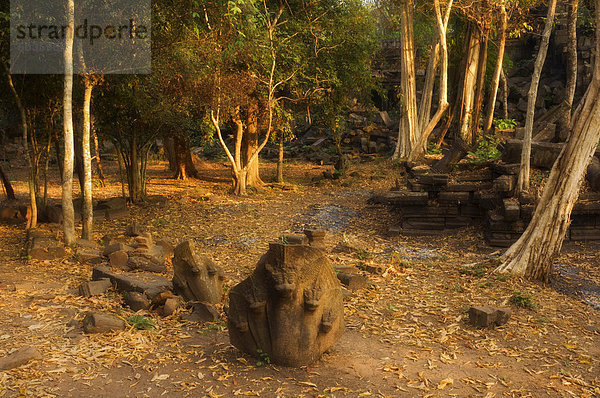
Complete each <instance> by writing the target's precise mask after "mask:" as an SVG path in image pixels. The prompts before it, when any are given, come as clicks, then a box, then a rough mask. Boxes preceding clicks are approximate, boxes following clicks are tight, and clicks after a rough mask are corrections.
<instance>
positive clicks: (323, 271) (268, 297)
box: [228, 240, 344, 366]
mask: <svg viewBox="0 0 600 398" xmlns="http://www.w3.org/2000/svg"><path fill="white" fill-rule="evenodd" d="M283 242H286V240H282V242H279V243H271V244H270V247H269V251H268V252H267V253H266V254H265V255H263V256H262V258H261V259H260V261H259V262H258V265H257V266H256V269H255V270H254V272H253V273H252V275H250V276H249V277H248V278H247V279H245V280H244V281H242V282H241V283H239V284H238V285H237V286H235V287H234V288H233V289H231V292H230V293H229V311H228V324H229V338H230V341H231V344H233V345H234V346H235V347H237V348H239V349H240V350H242V351H244V352H246V353H248V354H250V355H254V356H257V357H261V356H264V355H265V353H266V355H268V356H269V358H270V360H271V361H272V362H273V363H276V364H281V365H286V366H302V365H307V364H310V363H312V362H314V361H315V360H317V359H318V358H319V357H320V356H321V354H322V353H323V352H325V351H326V350H327V349H328V348H330V347H331V346H332V345H333V344H334V343H335V342H336V341H337V340H338V339H339V338H340V337H341V335H342V333H343V331H344V319H343V318H344V307H343V303H342V290H341V286H340V283H339V281H338V279H337V278H336V276H335V272H334V270H333V267H332V266H331V263H330V262H329V259H328V258H327V257H326V255H325V253H324V251H322V250H320V249H317V248H314V247H311V246H309V245H306V244H298V243H295V244H294V243H292V244H290V243H283Z"/></svg>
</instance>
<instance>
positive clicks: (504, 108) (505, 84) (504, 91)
mask: <svg viewBox="0 0 600 398" xmlns="http://www.w3.org/2000/svg"><path fill="white" fill-rule="evenodd" d="M500 80H501V81H502V111H503V112H504V114H503V116H504V119H508V90H509V88H508V81H507V80H506V75H505V74H504V68H502V70H501V72H500Z"/></svg>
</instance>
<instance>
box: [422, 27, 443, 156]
mask: <svg viewBox="0 0 600 398" xmlns="http://www.w3.org/2000/svg"><path fill="white" fill-rule="evenodd" d="M439 53H440V43H439V39H438V38H436V39H435V41H434V43H433V45H432V46H431V52H430V54H429V60H428V62H427V70H426V72H425V84H424V85H423V94H421V101H420V102H419V112H418V113H419V127H423V126H426V125H427V123H428V122H429V119H430V118H431V104H432V102H433V101H432V99H433V88H434V86H435V76H436V73H437V67H438V61H439V55H440V54H439ZM423 150H424V151H426V150H427V148H423Z"/></svg>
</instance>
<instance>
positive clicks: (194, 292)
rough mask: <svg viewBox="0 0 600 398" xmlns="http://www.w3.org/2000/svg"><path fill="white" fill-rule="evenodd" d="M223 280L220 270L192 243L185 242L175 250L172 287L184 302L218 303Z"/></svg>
mask: <svg viewBox="0 0 600 398" xmlns="http://www.w3.org/2000/svg"><path fill="white" fill-rule="evenodd" d="M223 280H224V275H223V271H222V270H221V268H220V267H218V266H217V265H216V264H215V263H213V262H212V260H211V259H209V258H208V257H206V256H204V255H202V254H200V253H199V250H198V247H197V246H196V244H195V243H194V241H192V240H188V241H185V242H183V243H181V244H180V245H179V246H177V247H176V248H175V254H174V256H173V287H174V289H175V292H176V293H177V294H179V295H181V296H182V297H183V298H184V299H185V300H187V301H206V302H208V303H213V304H216V303H218V302H220V301H221V297H222V295H223Z"/></svg>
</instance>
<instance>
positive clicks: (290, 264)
mask: <svg viewBox="0 0 600 398" xmlns="http://www.w3.org/2000/svg"><path fill="white" fill-rule="evenodd" d="M289 248H290V246H285V245H283V244H280V243H272V244H271V245H270V247H269V254H270V255H268V256H267V258H266V262H265V271H266V273H267V276H268V278H269V279H270V281H271V282H272V286H273V288H274V289H275V291H276V292H277V293H278V294H279V296H280V297H281V298H284V299H287V298H291V297H292V295H293V293H294V291H295V290H296V282H297V279H298V268H297V267H298V261H296V259H297V258H296V256H294V255H293V252H292V251H290V250H289Z"/></svg>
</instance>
